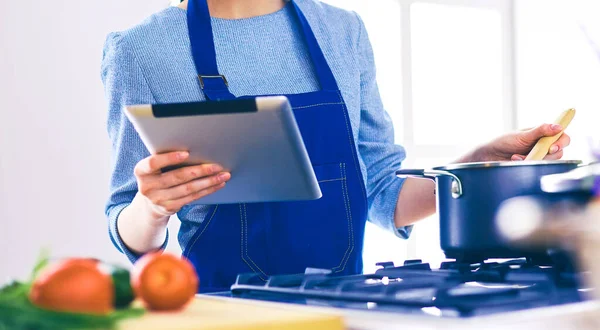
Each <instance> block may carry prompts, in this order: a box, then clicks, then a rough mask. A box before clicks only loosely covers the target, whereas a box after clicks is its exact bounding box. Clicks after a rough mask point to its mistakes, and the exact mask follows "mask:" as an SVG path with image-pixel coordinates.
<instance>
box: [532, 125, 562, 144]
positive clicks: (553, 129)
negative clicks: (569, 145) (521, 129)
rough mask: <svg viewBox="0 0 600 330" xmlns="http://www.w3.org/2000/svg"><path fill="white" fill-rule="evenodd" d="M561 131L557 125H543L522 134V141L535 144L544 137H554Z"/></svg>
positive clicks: (560, 127)
mask: <svg viewBox="0 0 600 330" xmlns="http://www.w3.org/2000/svg"><path fill="white" fill-rule="evenodd" d="M562 130H563V128H562V126H560V125H557V124H543V125H540V126H538V127H536V128H534V129H531V130H529V131H526V132H525V134H523V140H526V141H527V142H535V141H537V140H539V139H541V138H543V137H545V136H554V135H556V134H558V133H560V132H561V131H562Z"/></svg>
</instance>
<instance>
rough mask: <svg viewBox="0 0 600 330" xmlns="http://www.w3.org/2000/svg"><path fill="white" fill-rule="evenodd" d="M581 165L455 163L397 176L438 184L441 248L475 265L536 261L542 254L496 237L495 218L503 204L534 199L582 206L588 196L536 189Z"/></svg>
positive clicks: (542, 252)
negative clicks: (522, 259) (502, 260)
mask: <svg viewBox="0 0 600 330" xmlns="http://www.w3.org/2000/svg"><path fill="white" fill-rule="evenodd" d="M580 163H581V162H579V161H541V162H482V163H468V164H454V165H448V166H443V167H437V168H434V169H432V170H400V171H398V172H397V175H398V176H404V177H407V176H408V177H421V178H429V179H432V180H435V181H436V182H437V189H436V191H437V210H438V213H439V215H440V242H441V248H442V250H443V251H444V253H445V254H446V256H447V257H448V258H452V259H457V260H461V261H472V262H477V261H481V260H485V259H488V258H520V257H539V256H540V255H543V254H545V253H546V252H545V251H542V250H533V249H531V250H525V249H523V248H515V247H513V246H510V244H508V243H507V242H506V241H505V239H504V238H503V237H502V235H501V234H500V233H499V232H498V230H497V226H496V222H495V216H496V213H497V211H498V209H499V207H500V205H501V204H502V202H504V201H506V200H508V199H510V198H513V197H518V196H532V195H533V196H536V198H540V199H542V200H544V201H545V202H547V203H554V202H557V201H560V200H565V199H572V200H574V201H575V202H577V203H579V202H581V203H584V202H585V201H587V199H589V195H588V194H579V193H569V194H548V193H544V192H543V191H542V190H541V187H540V179H541V177H542V176H544V175H549V174H556V173H563V172H567V171H571V170H573V169H575V168H577V167H578V166H579V165H580Z"/></svg>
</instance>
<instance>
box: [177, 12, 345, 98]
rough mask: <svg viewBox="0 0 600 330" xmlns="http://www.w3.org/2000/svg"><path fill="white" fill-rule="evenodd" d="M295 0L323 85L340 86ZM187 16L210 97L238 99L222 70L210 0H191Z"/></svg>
mask: <svg viewBox="0 0 600 330" xmlns="http://www.w3.org/2000/svg"><path fill="white" fill-rule="evenodd" d="M291 2H292V3H293V9H294V11H295V12H296V15H297V17H298V20H299V22H300V25H301V27H302V31H303V34H304V39H305V42H306V45H307V47H308V51H309V53H310V56H311V59H312V61H313V65H314V68H315V72H316V75H317V79H318V81H319V84H320V85H321V89H322V90H333V91H337V90H339V88H338V86H337V83H336V80H335V77H334V75H333V73H332V72H331V68H330V67H329V64H327V60H326V59H325V55H323V52H322V51H321V47H320V46H319V43H318V41H317V38H316V37H315V34H314V33H313V31H312V29H311V27H310V24H309V23H308V20H307V19H306V17H305V16H304V14H303V13H302V11H301V10H300V8H299V7H298V4H297V3H296V2H295V1H294V0H291ZM187 17H188V19H187V23H188V30H189V36H190V44H191V49H192V56H193V59H194V64H195V66H196V71H197V73H198V79H199V81H200V87H201V88H202V91H203V92H204V95H205V96H206V98H207V99H209V100H213V101H218V100H229V99H235V96H234V95H233V94H231V92H229V89H228V87H229V85H228V82H227V78H226V77H225V76H223V75H221V74H220V73H219V68H218V66H217V54H216V51H215V42H214V37H213V30H212V24H211V19H210V13H209V10H208V4H207V2H206V0H189V3H188V9H187Z"/></svg>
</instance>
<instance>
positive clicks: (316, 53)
mask: <svg viewBox="0 0 600 330" xmlns="http://www.w3.org/2000/svg"><path fill="white" fill-rule="evenodd" d="M292 7H293V11H294V12H295V14H296V15H297V18H298V21H299V22H300V25H301V28H302V30H303V34H304V38H305V42H306V46H307V47H308V50H309V53H310V55H311V59H312V61H313V65H314V68H315V72H316V74H317V78H318V81H319V84H320V87H321V90H320V91H317V92H311V93H303V94H294V95H285V96H287V98H288V99H289V101H290V103H291V105H292V108H293V111H294V116H295V118H296V121H297V123H298V126H299V128H300V132H301V134H302V138H303V140H304V144H305V146H306V148H307V151H308V154H309V157H310V160H311V163H312V165H313V168H314V171H315V174H316V176H317V179H318V181H319V185H320V187H321V191H322V193H323V197H322V198H321V199H319V200H315V201H303V202H278V203H253V204H228V205H214V206H212V207H211V209H210V210H209V212H207V214H206V218H205V219H204V221H203V222H202V223H201V224H200V225H199V228H198V229H197V231H196V233H195V234H194V236H193V237H192V239H191V240H190V243H188V245H187V246H185V247H183V255H184V256H185V257H186V258H188V259H189V260H190V261H191V262H192V263H193V264H194V266H195V267H196V270H197V272H198V275H199V277H200V280H201V282H202V285H201V288H200V291H201V292H214V291H228V290H229V288H230V287H231V285H232V284H233V283H234V282H235V279H236V276H237V275H238V274H240V273H256V274H257V275H258V276H259V278H260V279H262V280H263V281H266V280H267V278H268V276H270V275H274V274H297V273H303V272H304V271H305V269H306V268H308V267H310V268H320V269H330V270H331V271H332V272H333V273H335V274H345V275H347V274H358V273H361V272H362V247H363V238H364V229H365V223H366V219H367V199H366V191H365V185H364V182H363V178H362V174H361V171H360V168H359V162H358V155H357V152H356V147H355V143H354V137H353V135H352V129H351V126H350V119H349V117H348V110H347V108H346V104H345V103H344V100H343V97H342V94H341V92H340V90H339V88H338V85H337V82H336V80H335V77H334V76H333V73H332V71H331V69H330V67H329V65H328V64H327V61H326V59H325V56H324V55H323V52H322V51H321V48H320V47H319V44H318V42H317V39H316V37H315V35H314V33H313V31H312V29H311V27H310V25H309V23H308V21H307V20H306V17H305V16H304V14H303V13H302V11H301V10H300V8H299V7H298V5H297V4H296V3H295V2H294V1H292ZM187 15H188V28H189V34H190V42H191V48H192V55H193V58H194V63H195V66H196V70H197V72H198V78H199V82H200V88H202V90H203V92H204V95H205V96H206V98H207V99H208V100H213V101H216V100H231V99H235V98H236V96H234V95H233V94H231V93H230V92H229V90H228V82H227V79H226V77H224V76H222V75H220V74H219V70H218V67H217V60H216V52H215V46H214V40H213V32H212V26H211V20H210V14H209V11H208V5H207V3H206V0H190V1H189V4H188V13H187ZM244 97H249V96H244Z"/></svg>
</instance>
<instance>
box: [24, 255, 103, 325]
mask: <svg viewBox="0 0 600 330" xmlns="http://www.w3.org/2000/svg"><path fill="white" fill-rule="evenodd" d="M29 300H30V301H31V303H33V304H34V305H36V306H38V307H40V308H44V309H48V310H53V311H59V312H72V313H87V314H100V315H104V314H108V313H110V312H111V311H112V309H113V307H112V305H113V300H114V288H113V282H112V279H111V277H110V275H108V274H105V273H103V272H102V271H101V270H100V269H99V267H98V262H97V261H95V260H92V259H68V260H64V261H60V262H57V263H56V264H53V265H50V266H48V267H47V268H46V269H44V270H43V271H42V273H41V274H40V276H38V278H37V279H35V281H34V282H33V285H32V287H31V291H30V292H29Z"/></svg>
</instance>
